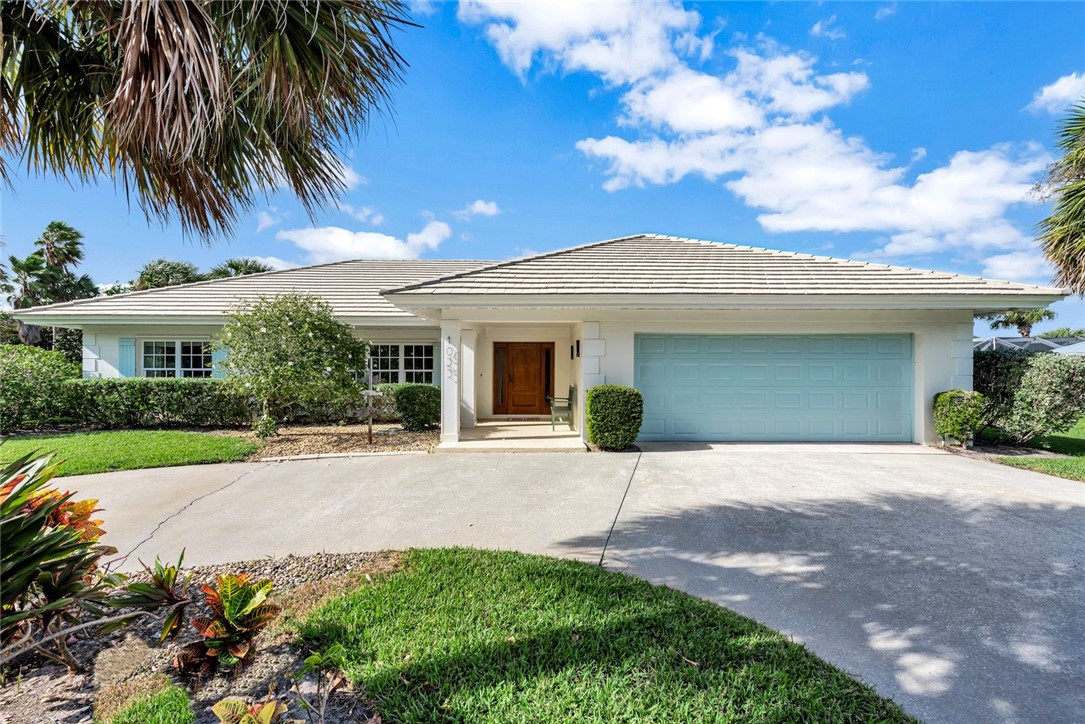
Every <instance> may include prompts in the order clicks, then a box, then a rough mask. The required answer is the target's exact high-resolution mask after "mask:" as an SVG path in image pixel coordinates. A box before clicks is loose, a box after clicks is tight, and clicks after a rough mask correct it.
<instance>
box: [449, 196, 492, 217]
mask: <svg viewBox="0 0 1085 724" xmlns="http://www.w3.org/2000/svg"><path fill="white" fill-rule="evenodd" d="M500 213H501V208H500V207H499V206H498V205H497V202H496V201H484V200H482V199H478V200H476V201H472V202H471V203H469V204H467V206H466V207H464V208H462V209H460V210H459V211H453V212H452V215H453V216H455V217H457V218H460V219H469V218H471V217H472V216H497V215H498V214H500Z"/></svg>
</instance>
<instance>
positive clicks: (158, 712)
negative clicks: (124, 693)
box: [109, 684, 196, 724]
mask: <svg viewBox="0 0 1085 724" xmlns="http://www.w3.org/2000/svg"><path fill="white" fill-rule="evenodd" d="M195 721H196V714H195V712H193V711H192V704H190V703H189V700H188V694H186V693H185V690H184V689H182V688H181V687H179V686H177V685H176V684H170V685H169V686H168V687H166V688H164V689H162V690H161V691H159V692H157V693H154V694H151V695H149V696H145V697H143V698H139V699H136V700H135V701H133V702H132V703H131V704H129V705H128V706H126V707H125V708H124V709H122V710H121V711H120V712H119V713H117V714H115V715H114V716H112V717H110V718H109V724H192V722H195Z"/></svg>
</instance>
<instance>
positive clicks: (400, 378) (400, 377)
mask: <svg viewBox="0 0 1085 724" xmlns="http://www.w3.org/2000/svg"><path fill="white" fill-rule="evenodd" d="M393 346H394V347H396V348H398V349H399V357H398V359H399V362H398V363H397V367H396V369H395V370H394V372H395V379H393V380H391V381H392V382H394V383H396V382H406V381H407V375H408V373H412V372H429V373H430V374H431V375H432V379H431V381H430V382H423V383H421V384H426V385H437V386H440V384H441V375H440V365H441V351H440V350H441V347H440V343H439V342H430V341H427V340H411V341H394V342H393V341H379V342H372V343H371V347H370V354H372V352H373V351H375V350H376V348H377V347H393ZM415 346H418V347H429V348H430V349H432V350H433V355H432V357H431V359H432V360H433V366H432V367H431V368H430V369H429V370H407V369H404V368H405V367H406V364H407V352H406V348H407V347H415ZM386 371H388V370H374V372H373V376H374V377H376V376H377V374H378V373H379V372H386ZM368 373H369V372H368V370H366V374H367V375H368Z"/></svg>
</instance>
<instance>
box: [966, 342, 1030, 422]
mask: <svg viewBox="0 0 1085 724" xmlns="http://www.w3.org/2000/svg"><path fill="white" fill-rule="evenodd" d="M1034 354H1035V352H1027V351H1025V350H1018V349H994V350H989V351H976V352H974V353H973V354H972V388H973V389H974V390H975V391H976V392H979V393H981V394H982V395H983V396H984V397H985V398H986V399H987V407H986V409H985V410H984V412H983V427H989V426H991V425H994V424H996V423H997V422H998V421H999V420H1001V419H1003V418H1004V417H1005V416H1006V415H1008V414H1009V413H1010V409H1011V408H1012V407H1013V396H1014V393H1015V392H1017V387H1018V385H1020V384H1021V378H1022V377H1024V375H1025V370H1026V369H1028V364H1029V360H1030V359H1031V358H1032V356H1033V355H1034Z"/></svg>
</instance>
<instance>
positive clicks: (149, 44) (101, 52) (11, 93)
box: [0, 0, 412, 239]
mask: <svg viewBox="0 0 1085 724" xmlns="http://www.w3.org/2000/svg"><path fill="white" fill-rule="evenodd" d="M409 25H412V24H411V23H410V22H409V21H408V20H407V13H406V9H405V6H404V4H403V2H402V1H401V0H321V1H320V2H296V1H295V0H262V1H261V2H251V0H227V1H225V2H222V1H218V0H185V1H184V2H182V1H177V2H162V1H158V2H131V1H128V2H56V0H22V1H18V2H4V3H0V28H2V33H3V37H2V40H0V47H3V48H4V56H5V57H4V65H5V68H4V73H3V77H2V81H0V152H3V154H4V155H5V156H7V157H9V158H19V159H20V160H21V162H22V163H24V164H25V165H26V166H27V168H28V169H29V170H30V171H31V172H35V173H41V174H46V173H52V174H56V175H57V176H60V177H63V178H68V179H74V180H76V181H78V182H80V183H84V184H88V183H97V182H98V181H99V180H100V179H110V180H112V181H113V182H114V183H121V184H123V185H124V186H125V188H132V189H134V191H135V194H136V197H137V201H138V203H139V206H140V208H141V209H142V210H143V212H144V214H145V216H146V217H147V218H148V220H150V219H152V218H153V219H157V220H159V221H163V222H165V221H167V220H169V219H174V218H176V219H177V220H179V222H180V224H181V226H182V228H183V229H184V230H185V231H186V232H195V233H197V234H199V235H201V236H202V237H204V238H205V239H206V238H210V237H211V236H212V235H214V234H216V233H219V232H229V231H231V230H232V229H233V228H234V227H235V225H236V223H237V221H238V218H239V216H240V214H241V213H243V212H246V211H249V210H251V209H252V208H253V207H254V206H255V205H256V204H257V203H259V202H260V201H261V200H262V198H263V195H264V193H265V192H267V191H269V190H272V189H275V188H283V187H285V188H289V189H290V190H292V191H293V192H294V194H295V195H296V196H297V198H298V199H299V201H300V202H301V204H302V205H303V206H304V207H305V208H306V209H307V210H308V211H309V212H310V213H313V212H315V210H316V208H317V207H319V206H322V205H324V204H327V203H329V202H330V201H333V200H335V199H336V198H338V196H339V195H340V194H341V193H342V192H343V191H344V190H345V189H346V188H347V178H346V170H345V169H344V167H343V165H342V163H341V162H340V161H339V160H338V156H337V155H336V151H337V149H338V148H339V147H340V146H341V145H342V143H343V142H344V141H346V140H347V139H349V138H350V137H351V136H353V135H355V134H356V133H357V132H358V130H359V129H361V128H364V126H365V125H366V123H367V122H368V121H369V120H370V119H371V118H372V116H373V114H374V113H376V112H379V110H380V109H381V107H382V106H385V105H386V104H387V102H388V100H389V92H390V89H391V87H392V86H393V85H394V84H395V83H397V82H398V81H399V80H400V79H401V77H402V72H403V70H404V68H405V67H406V63H405V61H404V60H403V58H402V56H401V55H400V54H399V52H398V51H397V50H396V47H395V44H394V42H393V31H395V30H399V29H402V28H404V27H406V26H409ZM0 175H2V176H4V178H5V179H7V180H8V181H9V183H10V179H9V177H8V174H7V167H6V165H5V164H4V162H3V161H2V160H0Z"/></svg>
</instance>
